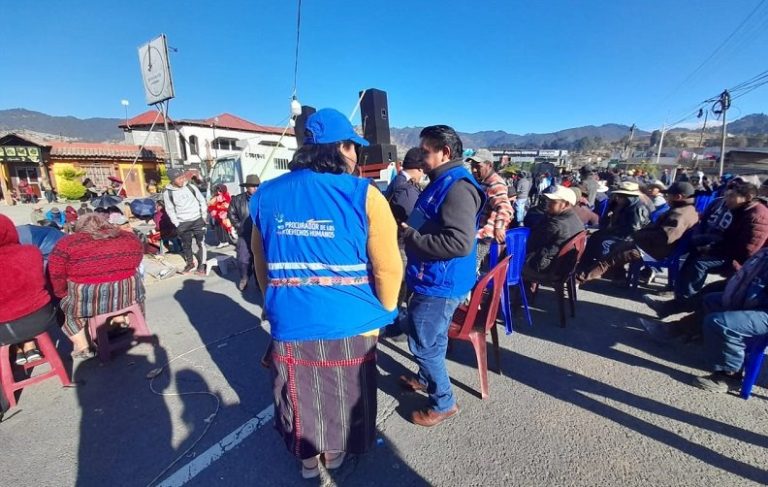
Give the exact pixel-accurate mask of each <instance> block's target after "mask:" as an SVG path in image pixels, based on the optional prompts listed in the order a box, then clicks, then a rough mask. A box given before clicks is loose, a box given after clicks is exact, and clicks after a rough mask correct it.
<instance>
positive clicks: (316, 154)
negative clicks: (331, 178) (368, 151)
mask: <svg viewBox="0 0 768 487" xmlns="http://www.w3.org/2000/svg"><path fill="white" fill-rule="evenodd" d="M343 144H354V142H352V141H350V140H345V141H343V142H333V143H331V144H304V145H303V146H301V148H300V149H299V150H297V151H296V153H295V154H294V155H293V159H292V160H291V162H290V163H289V164H288V169H290V170H291V171H298V170H299V169H311V170H313V171H315V172H329V173H331V174H344V173H346V172H348V169H349V166H348V165H347V161H346V160H345V159H344V156H343V155H341V151H339V148H340V147H341V146H342V145H343Z"/></svg>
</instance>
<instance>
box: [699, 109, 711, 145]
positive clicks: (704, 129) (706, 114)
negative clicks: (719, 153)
mask: <svg viewBox="0 0 768 487" xmlns="http://www.w3.org/2000/svg"><path fill="white" fill-rule="evenodd" d="M702 111H703V110H700V111H699V117H701V112H702ZM708 116H709V110H707V111H706V112H704V126H703V127H701V137H699V147H703V145H702V144H704V132H706V131H707V117H708Z"/></svg>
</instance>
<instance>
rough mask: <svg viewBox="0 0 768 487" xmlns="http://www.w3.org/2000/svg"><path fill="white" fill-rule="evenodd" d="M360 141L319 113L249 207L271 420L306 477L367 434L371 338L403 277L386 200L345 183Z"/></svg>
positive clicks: (372, 426)
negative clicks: (266, 332)
mask: <svg viewBox="0 0 768 487" xmlns="http://www.w3.org/2000/svg"><path fill="white" fill-rule="evenodd" d="M359 145H363V146H367V145H368V142H367V141H366V140H365V139H363V138H362V137H360V136H358V135H357V134H356V133H355V131H354V129H353V128H352V125H351V124H350V123H349V120H347V118H346V117H344V115H342V114H341V113H339V112H338V111H336V110H332V109H323V110H319V111H318V112H316V113H315V114H313V115H312V116H310V117H309V118H308V119H307V123H306V134H305V139H304V145H303V146H302V147H301V148H300V149H299V150H298V151H297V152H296V154H295V155H294V158H293V160H292V161H291V163H290V165H289V168H290V170H291V172H290V173H288V174H285V175H283V176H281V177H279V178H276V179H273V180H271V181H267V182H265V183H263V184H262V185H261V187H260V188H259V191H258V192H256V194H255V195H254V196H253V197H252V198H251V201H250V204H249V206H250V214H251V218H252V219H253V223H254V225H253V233H252V248H253V256H254V265H255V269H256V277H257V279H258V281H259V286H260V287H261V289H262V290H263V291H264V308H265V311H266V317H267V319H268V320H269V323H270V331H271V334H272V339H273V344H272V347H271V355H270V357H269V358H270V361H271V364H272V366H271V369H272V379H273V391H274V400H275V422H276V426H277V429H278V431H279V432H280V433H281V435H282V436H283V439H284V441H285V444H286V446H287V448H288V450H289V451H290V452H291V453H292V454H293V455H295V456H296V457H297V458H299V459H300V460H301V461H302V476H303V477H304V478H312V477H317V476H318V475H319V474H320V470H319V464H320V460H321V459H322V460H323V462H324V463H325V467H326V468H327V469H333V468H337V467H339V466H340V465H341V463H342V461H343V460H344V456H345V454H346V453H348V452H349V453H363V452H365V451H367V450H368V449H369V448H370V447H371V446H372V445H373V444H374V441H375V438H376V362H375V360H376V341H377V334H378V329H379V328H380V327H382V326H384V325H386V324H389V323H391V322H392V320H393V318H394V317H395V315H396V313H395V307H396V304H397V294H398V290H399V286H400V280H401V279H402V273H403V270H402V263H401V262H400V254H399V251H398V248H397V226H396V224H395V220H394V218H393V217H392V213H391V212H390V210H389V206H388V204H387V201H386V200H385V199H384V197H383V196H382V195H381V193H379V192H378V191H376V190H372V189H371V186H370V184H369V183H368V181H367V180H366V179H362V178H357V177H354V176H352V175H351V174H352V172H353V171H354V169H355V166H356V165H357V146H359Z"/></svg>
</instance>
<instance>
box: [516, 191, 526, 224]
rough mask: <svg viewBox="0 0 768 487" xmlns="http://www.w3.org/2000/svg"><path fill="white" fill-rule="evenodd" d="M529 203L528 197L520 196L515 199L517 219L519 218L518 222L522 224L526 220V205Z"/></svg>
mask: <svg viewBox="0 0 768 487" xmlns="http://www.w3.org/2000/svg"><path fill="white" fill-rule="evenodd" d="M527 205H528V198H518V199H516V200H515V220H517V223H519V224H520V225H522V224H523V220H525V210H526V208H525V207H526V206H527Z"/></svg>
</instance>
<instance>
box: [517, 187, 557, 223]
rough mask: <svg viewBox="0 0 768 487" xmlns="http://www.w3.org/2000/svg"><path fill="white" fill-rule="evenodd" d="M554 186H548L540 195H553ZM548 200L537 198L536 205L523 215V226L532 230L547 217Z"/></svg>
mask: <svg viewBox="0 0 768 487" xmlns="http://www.w3.org/2000/svg"><path fill="white" fill-rule="evenodd" d="M556 189H557V188H555V185H554V184H553V185H550V186H548V187H546V188H545V189H544V191H543V192H542V193H541V195H545V194H547V193H554V192H555V190H556ZM548 201H549V199H548V198H541V197H540V198H539V199H538V201H537V202H536V205H534V206H533V207H531V208H530V209H529V210H528V212H527V213H526V214H525V218H524V219H523V226H525V227H528V228H533V227H535V226H536V225H538V224H539V223H540V222H542V221H543V220H544V219H545V218H546V217H547V207H548V206H549V203H548Z"/></svg>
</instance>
